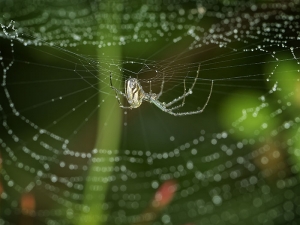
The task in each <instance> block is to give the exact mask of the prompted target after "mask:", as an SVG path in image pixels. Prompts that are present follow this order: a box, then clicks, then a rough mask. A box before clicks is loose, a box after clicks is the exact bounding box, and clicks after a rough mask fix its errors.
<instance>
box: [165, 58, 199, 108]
mask: <svg viewBox="0 0 300 225" xmlns="http://www.w3.org/2000/svg"><path fill="white" fill-rule="evenodd" d="M199 71H200V64H199V66H198V70H197V76H196V77H195V79H194V82H193V84H192V86H191V87H190V89H189V91H188V92H186V91H185V92H184V93H183V95H181V96H180V97H178V98H175V99H174V100H172V101H171V102H169V103H167V104H166V107H169V106H171V105H173V104H174V103H176V102H178V101H180V100H181V99H185V97H186V96H188V95H190V94H192V93H193V89H194V86H195V84H196V82H197V79H198V76H199ZM184 82H185V80H184ZM184 86H185V83H184Z"/></svg>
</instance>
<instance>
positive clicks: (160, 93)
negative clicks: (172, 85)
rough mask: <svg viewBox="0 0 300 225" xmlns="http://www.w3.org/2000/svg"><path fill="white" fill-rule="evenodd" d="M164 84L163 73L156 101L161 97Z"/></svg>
mask: <svg viewBox="0 0 300 225" xmlns="http://www.w3.org/2000/svg"><path fill="white" fill-rule="evenodd" d="M164 83H165V74H164V73H163V81H162V82H161V86H160V92H159V93H158V94H157V97H156V99H159V97H160V96H161V95H162V93H163V90H164Z"/></svg>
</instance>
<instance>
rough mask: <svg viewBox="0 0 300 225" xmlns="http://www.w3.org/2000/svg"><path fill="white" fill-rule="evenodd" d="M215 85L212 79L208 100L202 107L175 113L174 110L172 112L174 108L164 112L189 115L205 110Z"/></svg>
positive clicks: (174, 114)
mask: <svg viewBox="0 0 300 225" xmlns="http://www.w3.org/2000/svg"><path fill="white" fill-rule="evenodd" d="M213 86H214V81H213V80H212V81H211V87H210V92H209V95H208V97H207V100H206V102H205V104H204V105H203V107H202V109H200V110H197V111H190V112H179V113H174V112H172V110H166V111H164V112H167V113H169V114H171V115H173V116H187V115H193V114H198V113H202V112H203V110H204V109H205V107H206V106H207V104H208V102H209V100H210V97H211V93H212V90H213Z"/></svg>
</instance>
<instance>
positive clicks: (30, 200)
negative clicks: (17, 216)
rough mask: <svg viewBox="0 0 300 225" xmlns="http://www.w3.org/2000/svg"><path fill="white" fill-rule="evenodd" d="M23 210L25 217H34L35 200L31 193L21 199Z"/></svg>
mask: <svg viewBox="0 0 300 225" xmlns="http://www.w3.org/2000/svg"><path fill="white" fill-rule="evenodd" d="M21 210H22V213H23V214H24V215H31V216H33V215H34V212H35V198H34V195H33V194H31V193H25V194H23V195H22V197H21Z"/></svg>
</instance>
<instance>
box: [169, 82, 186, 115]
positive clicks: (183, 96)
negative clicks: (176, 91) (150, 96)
mask: <svg viewBox="0 0 300 225" xmlns="http://www.w3.org/2000/svg"><path fill="white" fill-rule="evenodd" d="M183 85H184V94H183V95H182V98H183V101H182V103H181V104H180V105H177V106H174V107H172V108H170V109H168V110H169V111H173V110H174V109H178V108H180V107H183V106H184V103H185V96H186V87H185V79H184V81H183ZM166 107H168V104H166Z"/></svg>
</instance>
